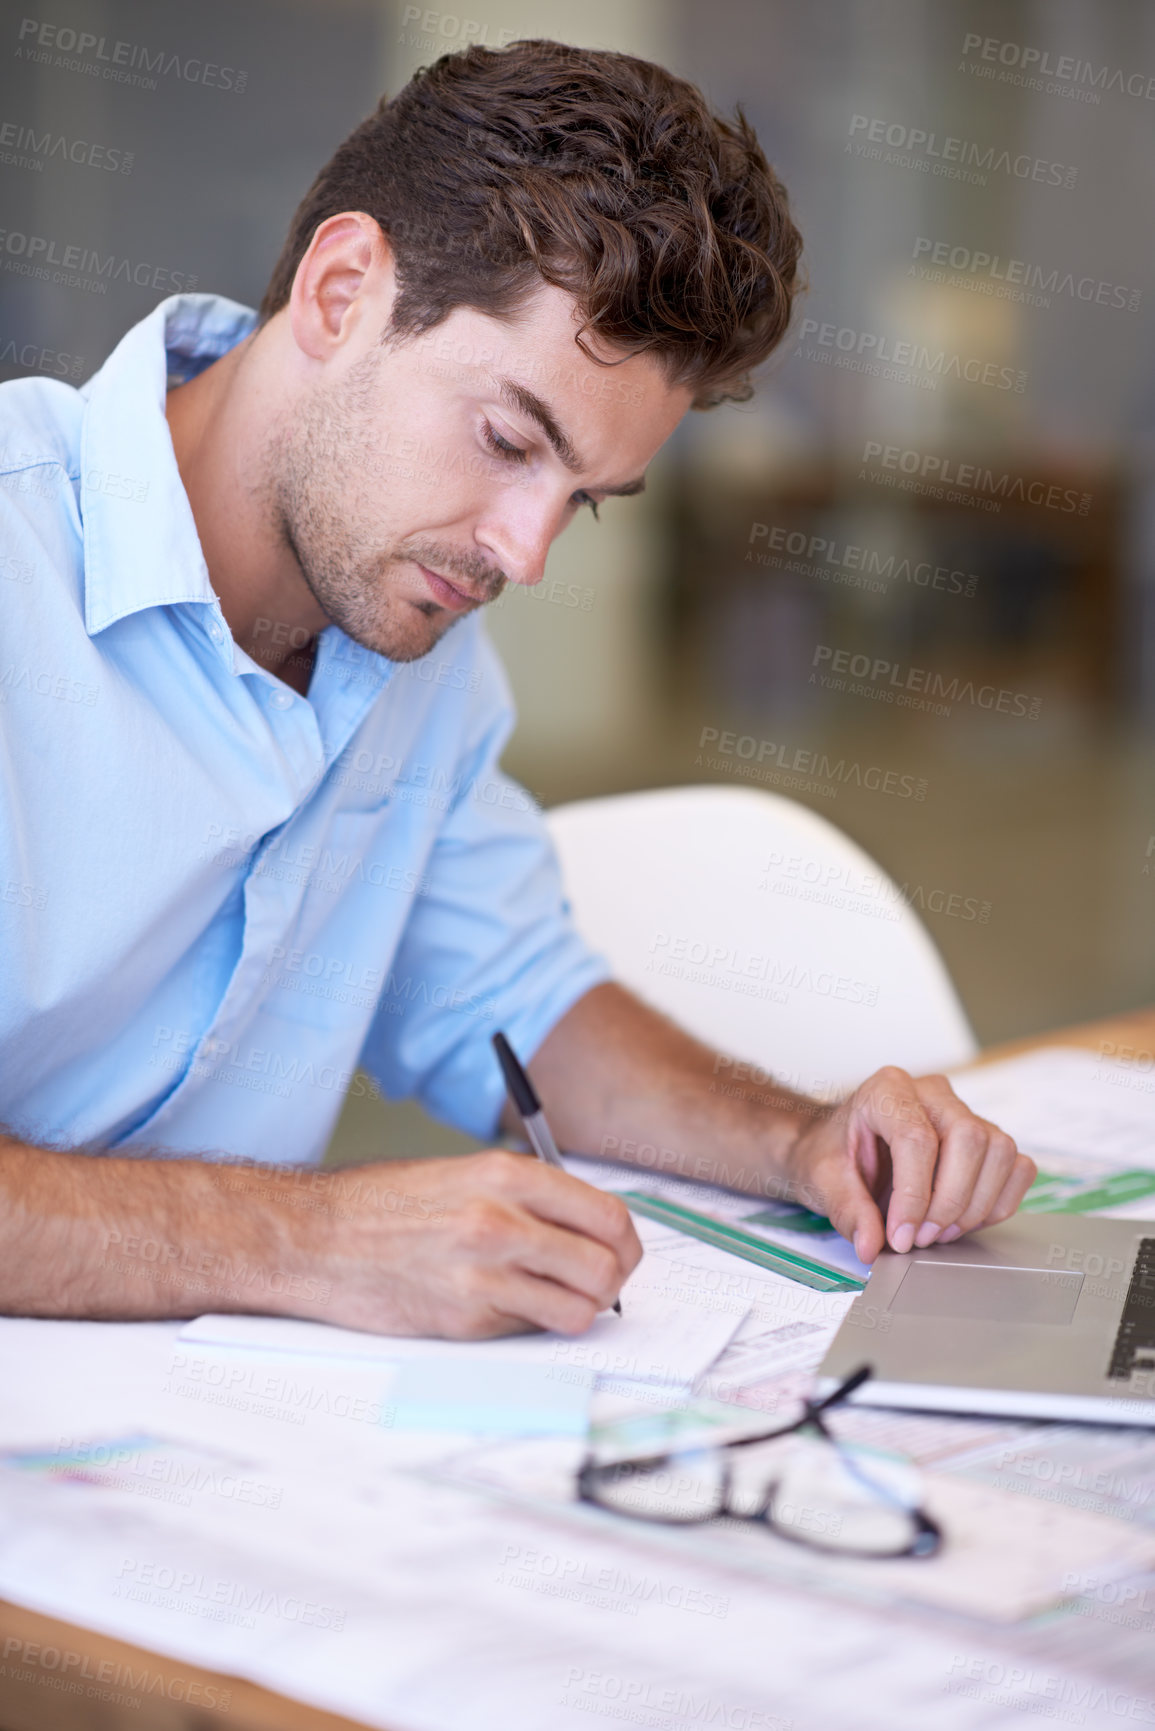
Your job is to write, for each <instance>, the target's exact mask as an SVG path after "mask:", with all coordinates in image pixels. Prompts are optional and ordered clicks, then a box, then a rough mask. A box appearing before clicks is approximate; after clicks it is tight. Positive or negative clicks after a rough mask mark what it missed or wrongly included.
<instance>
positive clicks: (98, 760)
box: [0, 295, 607, 1163]
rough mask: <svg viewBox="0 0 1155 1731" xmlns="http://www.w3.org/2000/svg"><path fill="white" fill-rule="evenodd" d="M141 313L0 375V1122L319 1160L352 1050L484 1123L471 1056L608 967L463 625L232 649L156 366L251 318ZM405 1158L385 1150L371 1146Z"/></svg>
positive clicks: (34, 1131)
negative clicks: (40, 365)
mask: <svg viewBox="0 0 1155 1731" xmlns="http://www.w3.org/2000/svg"><path fill="white" fill-rule="evenodd" d="M254 319H255V315H254V314H253V313H252V312H251V311H249V310H248V309H247V308H245V307H241V306H238V305H237V304H236V303H235V302H232V301H228V300H222V299H219V298H217V297H215V296H210V295H181V296H176V297H174V298H172V299H171V300H167V301H164V302H162V303H161V305H160V306H158V307H157V308H156V309H155V311H154V312H153V313H151V314H150V315H149V317H148V318H146V319H144V320H143V321H142V322H141V323H140V324H138V325H137V326H135V328H134V329H132V330H131V331H129V333H128V334H127V336H126V337H125V338H124V339H123V341H122V342H121V343H120V344H119V346H118V347H117V348H116V350H115V351H114V352H113V354H112V355H111V356H110V358H109V359H108V361H107V362H106V363H105V365H104V366H103V367H102V368H101V369H100V371H99V372H98V373H97V374H96V375H95V377H94V378H92V379H91V380H89V382H88V383H87V384H86V385H85V386H83V387H82V388H81V389H80V390H76V389H74V388H73V387H71V386H69V385H66V384H63V383H61V382H58V381H56V380H50V379H41V378H35V379H21V380H17V381H15V382H13V383H10V384H5V385H3V386H0V620H2V635H0V1124H3V1125H4V1126H6V1127H7V1128H8V1129H9V1130H11V1131H13V1132H15V1133H16V1134H19V1135H22V1136H24V1137H27V1138H28V1139H30V1140H32V1141H35V1142H40V1143H52V1144H56V1145H59V1146H69V1145H71V1146H75V1145H77V1144H84V1145H86V1146H87V1147H89V1148H91V1149H92V1150H93V1151H99V1150H109V1149H118V1150H119V1149H126V1150H137V1151H144V1150H146V1149H157V1150H173V1151H176V1152H180V1153H186V1154H187V1153H196V1154H203V1155H206V1156H208V1157H214V1156H215V1157H220V1156H222V1155H229V1154H232V1155H235V1156H242V1157H245V1158H249V1159H257V1160H268V1161H277V1162H282V1161H283V1162H286V1163H290V1162H292V1163H305V1162H311V1161H317V1160H319V1159H320V1158H321V1156H322V1155H323V1153H324V1150H325V1147H326V1144H327V1142H328V1139H329V1136H330V1134H331V1131H332V1128H333V1124H334V1121H335V1119H336V1116H337V1113H338V1111H339V1110H340V1106H341V1102H342V1098H343V1096H344V1094H345V1092H346V1090H347V1089H348V1087H349V1085H350V1082H351V1079H352V1076H353V1072H354V1070H355V1068H356V1066H357V1065H358V1064H361V1065H363V1066H364V1067H365V1069H366V1070H367V1071H368V1072H369V1074H370V1075H371V1076H372V1077H373V1078H374V1080H375V1081H376V1082H377V1084H378V1085H379V1086H380V1087H381V1089H382V1090H383V1091H384V1092H385V1093H386V1094H387V1095H388V1096H390V1097H393V1098H399V1097H402V1096H405V1095H410V1094H415V1095H416V1096H417V1097H418V1098H419V1099H420V1100H421V1101H422V1102H423V1103H424V1104H425V1105H426V1106H427V1107H428V1109H429V1110H430V1111H431V1112H433V1113H435V1114H436V1115H437V1116H438V1117H440V1118H442V1119H444V1120H445V1121H446V1122H448V1123H451V1124H454V1125H456V1126H458V1127H459V1128H461V1129H465V1130H468V1131H471V1132H472V1133H473V1134H475V1135H478V1136H481V1137H488V1136H490V1135H492V1134H493V1132H494V1130H495V1127H496V1124H497V1119H498V1115H499V1112H500V1108H501V1102H502V1097H503V1096H502V1086H501V1078H500V1073H499V1070H498V1066H497V1063H496V1061H495V1059H494V1056H493V1052H492V1049H491V1046H490V1036H491V1035H492V1034H493V1032H494V1030H495V1029H497V1028H499V1027H504V1028H505V1029H506V1030H507V1031H508V1033H509V1035H510V1038H511V1040H512V1041H513V1044H514V1046H515V1048H520V1050H521V1051H522V1052H523V1053H524V1054H526V1055H527V1056H528V1055H530V1054H532V1053H533V1051H534V1050H535V1049H536V1047H537V1046H538V1045H539V1044H540V1042H541V1041H542V1039H544V1037H545V1035H546V1034H547V1033H548V1032H549V1030H550V1028H551V1027H552V1026H553V1024H554V1023H555V1022H556V1021H557V1020H558V1019H559V1018H560V1017H561V1016H562V1015H563V1014H564V1013H565V1011H566V1010H567V1009H569V1008H570V1006H571V1005H572V1004H573V1003H574V1002H575V1001H576V1000H577V999H578V998H579V997H580V996H582V994H583V993H584V992H586V991H588V990H589V988H590V987H591V986H593V985H595V984H596V983H597V982H598V981H599V980H602V979H605V978H606V977H607V970H606V967H605V964H604V963H603V962H602V960H601V959H600V958H598V957H596V956H594V955H593V954H591V953H590V951H589V950H587V948H586V947H585V945H584V944H583V943H582V941H581V940H580V939H579V937H578V936H577V934H576V933H575V931H574V929H573V927H572V925H571V922H570V919H569V915H568V910H567V907H566V903H565V900H564V897H563V892H562V888H561V884H560V881H559V875H558V869H557V865H556V862H555V858H554V855H553V851H552V849H551V847H550V844H549V839H548V835H547V833H546V831H545V828H544V825H543V822H542V819H541V816H540V813H539V812H538V811H537V809H536V807H535V806H534V804H533V802H532V800H531V799H530V798H529V796H528V795H527V794H526V793H525V792H524V791H523V789H521V788H520V787H518V786H517V785H516V784H515V783H514V782H512V781H510V780H509V779H508V778H507V777H506V776H504V775H503V774H502V773H501V771H500V769H499V767H498V758H499V754H500V752H501V749H502V747H503V745H504V743H505V741H506V740H507V738H508V736H509V733H510V731H511V729H512V726H513V709H512V704H511V700H510V694H509V689H508V686H507V684H506V680H505V676H504V674H503V672H502V669H501V665H500V663H499V661H498V659H497V657H496V655H495V654H494V651H493V649H492V647H491V646H490V644H489V643H488V641H487V639H486V636H485V632H484V629H483V627H482V624H481V621H480V619H479V618H478V617H477V616H470V617H468V618H466V619H464V620H463V621H461V622H459V623H458V624H457V625H455V626H454V627H453V628H452V629H451V630H450V631H449V633H448V634H447V635H446V636H445V637H444V638H443V639H442V641H441V642H440V643H439V644H438V645H437V647H436V648H435V649H433V650H432V651H431V652H430V653H429V655H427V656H426V657H424V659H422V660H421V661H416V662H411V663H409V664H399V663H395V662H390V661H388V660H386V659H385V658H384V657H383V656H380V655H376V654H373V653H372V652H371V651H369V650H366V649H363V648H361V647H360V646H359V645H358V644H356V643H354V642H353V641H352V640H351V639H350V638H348V637H347V636H346V635H345V634H344V632H343V631H341V630H340V629H339V627H338V626H336V625H332V626H329V627H328V629H327V630H325V631H323V632H322V633H321V634H320V638H319V640H318V646H317V656H316V662H315V666H314V669H313V674H312V679H311V682H310V685H309V692H308V696H307V697H302V696H299V695H298V694H297V693H296V692H293V691H291V690H290V689H289V688H288V686H286V685H285V684H284V683H283V682H282V681H281V680H279V679H278V678H276V677H275V675H273V674H270V673H269V672H268V671H267V670H265V669H263V668H262V667H261V666H260V665H259V664H258V663H257V662H256V661H254V660H253V659H252V658H251V657H250V656H249V655H247V654H246V653H245V652H244V650H242V649H241V648H240V647H239V646H238V645H237V644H236V643H235V642H234V640H233V637H232V634H231V632H230V630H229V627H228V624H227V622H226V620H225V618H224V615H223V613H222V612H221V607H220V603H219V601H218V599H217V596H216V594H215V592H214V590H213V587H212V584H211V582H210V580H209V573H208V569H207V567H206V565H205V561H204V557H203V554H202V552H201V547H200V542H199V539H198V536H197V531H196V525H195V523H194V521H193V515H192V510H191V507H190V505H189V502H188V497H187V495H186V494H185V491H184V488H183V486H182V484H181V479H180V473H179V470H178V468H177V464H176V459H175V457H174V454H173V448H172V442H171V440H170V437H169V432H168V424H167V421H166V419H165V407H164V405H165V391H166V387H167V384H168V383H170V382H173V381H174V380H177V379H184V378H187V377H191V376H192V375H193V374H194V373H196V372H197V371H199V370H200V369H201V368H202V367H204V366H206V365H208V364H209V363H210V362H211V361H213V360H215V359H216V358H217V357H218V356H220V355H222V354H224V353H225V352H226V351H227V350H228V349H229V348H230V347H232V345H233V344H234V343H236V342H238V341H239V340H240V339H241V338H242V337H243V336H245V335H246V334H247V333H248V331H249V330H250V329H251V328H252V326H253V323H254ZM393 1152H399V1150H393Z"/></svg>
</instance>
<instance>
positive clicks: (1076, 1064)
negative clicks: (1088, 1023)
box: [950, 1046, 1155, 1172]
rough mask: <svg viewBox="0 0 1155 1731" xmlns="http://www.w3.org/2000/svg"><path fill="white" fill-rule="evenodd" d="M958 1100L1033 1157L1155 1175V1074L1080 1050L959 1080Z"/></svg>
mask: <svg viewBox="0 0 1155 1731" xmlns="http://www.w3.org/2000/svg"><path fill="white" fill-rule="evenodd" d="M950 1080H951V1084H952V1086H953V1088H954V1090H955V1092H956V1093H957V1094H958V1095H959V1096H960V1098H962V1099H963V1100H965V1101H966V1103H967V1105H968V1106H970V1107H971V1109H972V1111H975V1112H979V1113H981V1115H982V1116H983V1117H984V1118H990V1119H992V1120H993V1122H994V1123H996V1124H998V1125H1000V1126H1001V1128H1002V1129H1004V1130H1006V1131H1008V1132H1009V1133H1010V1135H1012V1136H1013V1137H1014V1138H1015V1140H1016V1142H1018V1144H1019V1146H1020V1147H1021V1148H1022V1149H1024V1150H1025V1152H1026V1153H1028V1154H1041V1155H1044V1156H1045V1155H1047V1154H1061V1155H1067V1156H1071V1157H1074V1158H1077V1159H1081V1160H1085V1161H1089V1162H1092V1163H1093V1164H1095V1165H1116V1166H1118V1165H1128V1166H1134V1167H1137V1168H1139V1169H1142V1170H1146V1171H1149V1172H1155V1071H1152V1070H1145V1069H1142V1068H1140V1067H1138V1066H1137V1065H1136V1064H1133V1063H1121V1062H1119V1061H1118V1060H1117V1059H1113V1058H1110V1057H1102V1056H1100V1055H1099V1054H1098V1053H1095V1052H1086V1051H1082V1050H1079V1049H1078V1048H1076V1047H1073V1046H1046V1047H1044V1048H1043V1049H1042V1050H1040V1051H1036V1052H1027V1053H1025V1054H1024V1055H1023V1056H1022V1057H1018V1058H1005V1059H1002V1060H1001V1061H1000V1062H999V1063H995V1064H978V1065H976V1066H975V1067H974V1068H972V1069H967V1070H959V1071H957V1072H955V1073H954V1074H952V1076H951V1078H950Z"/></svg>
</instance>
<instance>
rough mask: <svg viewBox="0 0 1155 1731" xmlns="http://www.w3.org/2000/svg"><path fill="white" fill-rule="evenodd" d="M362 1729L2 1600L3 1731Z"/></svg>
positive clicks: (241, 1682) (0, 1685)
mask: <svg viewBox="0 0 1155 1731" xmlns="http://www.w3.org/2000/svg"><path fill="white" fill-rule="evenodd" d="M213 1726H216V1727H228V1728H229V1731H365V1727H364V1726H363V1725H359V1724H355V1723H354V1721H353V1720H352V1719H342V1718H339V1717H338V1716H337V1714H335V1713H324V1712H322V1711H321V1709H320V1708H318V1707H307V1706H305V1705H304V1704H303V1703H302V1702H300V1701H290V1700H289V1699H288V1698H287V1697H286V1696H284V1695H274V1694H273V1692H272V1691H271V1690H269V1689H261V1688H258V1686H257V1685H256V1684H255V1683H246V1682H245V1681H244V1680H243V1679H242V1678H240V1677H226V1676H218V1675H217V1674H216V1673H214V1672H212V1671H201V1670H199V1669H198V1668H197V1666H195V1665H184V1664H182V1663H181V1662H180V1661H179V1660H177V1659H166V1658H163V1657H162V1656H160V1655H159V1654H157V1653H148V1652H145V1650H144V1649H143V1648H142V1647H130V1646H128V1645H127V1643H126V1642H124V1641H115V1640H113V1639H111V1637H110V1636H108V1635H98V1634H94V1633H93V1631H92V1630H91V1629H81V1628H78V1627H77V1626H76V1625H75V1624H73V1623H61V1622H58V1621H57V1619H56V1618H55V1617H43V1616H41V1615H40V1613H39V1612H37V1611H26V1610H25V1609H24V1608H23V1606H21V1605H13V1604H10V1603H9V1602H8V1601H7V1600H6V1599H0V1731H129V1728H131V1731H210V1727H213Z"/></svg>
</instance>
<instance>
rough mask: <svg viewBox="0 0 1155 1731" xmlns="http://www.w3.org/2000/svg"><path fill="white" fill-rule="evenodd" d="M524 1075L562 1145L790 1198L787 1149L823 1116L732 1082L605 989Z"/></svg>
mask: <svg viewBox="0 0 1155 1731" xmlns="http://www.w3.org/2000/svg"><path fill="white" fill-rule="evenodd" d="M530 1068H531V1071H532V1074H533V1078H534V1081H535V1083H536V1085H537V1086H538V1089H539V1092H540V1093H541V1096H542V1099H543V1101H544V1103H545V1107H546V1112H547V1115H548V1117H549V1119H550V1123H551V1125H552V1127H553V1130H554V1133H555V1135H556V1136H557V1138H558V1140H559V1142H560V1143H561V1145H562V1147H563V1148H568V1149H570V1150H572V1151H574V1152H580V1153H585V1154H594V1155H598V1156H601V1157H603V1158H605V1159H610V1160H619V1161H622V1162H623V1163H624V1164H626V1165H633V1166H640V1167H645V1168H647V1169H648V1170H651V1171H652V1170H655V1169H659V1170H662V1171H666V1172H672V1173H675V1174H677V1175H678V1176H680V1177H684V1178H700V1179H704V1180H705V1181H707V1182H712V1183H716V1184H726V1185H729V1186H730V1187H731V1188H734V1189H740V1190H752V1191H753V1192H754V1193H756V1194H761V1195H786V1194H788V1187H787V1183H786V1179H785V1176H784V1175H785V1170H786V1155H787V1152H788V1150H789V1149H790V1147H791V1146H792V1145H793V1143H794V1141H795V1138H796V1137H797V1135H798V1133H799V1131H800V1130H801V1129H803V1128H804V1127H805V1126H806V1125H808V1124H811V1123H812V1122H813V1121H814V1118H815V1116H816V1114H819V1113H821V1112H822V1111H823V1110H824V1108H823V1107H822V1106H820V1105H819V1104H818V1103H817V1102H815V1101H814V1100H810V1099H807V1098H806V1097H805V1096H804V1095H800V1094H795V1093H792V1092H791V1090H790V1089H789V1088H785V1087H779V1086H778V1085H777V1084H776V1083H774V1082H768V1083H765V1084H763V1085H759V1084H758V1083H757V1082H755V1081H753V1080H747V1079H746V1078H742V1079H741V1080H740V1081H736V1080H735V1076H734V1066H733V1064H732V1063H731V1061H730V1060H729V1059H726V1058H722V1057H720V1056H719V1054H717V1053H716V1052H714V1051H712V1050H711V1049H710V1048H709V1047H708V1046H705V1045H703V1044H701V1042H700V1041H698V1040H695V1039H694V1038H693V1037H692V1036H691V1035H689V1034H687V1033H685V1032H684V1030H683V1029H681V1028H678V1027H676V1026H675V1025H674V1023H672V1022H669V1021H667V1020H666V1018H665V1017H664V1016H662V1015H660V1014H659V1013H658V1012H657V1011H656V1010H653V1009H651V1008H650V1006H649V1005H647V1004H644V1003H642V1002H641V1000H640V999H638V998H636V997H634V995H633V994H632V993H631V992H628V991H626V990H625V989H624V988H623V987H621V986H617V985H612V984H607V985H602V986H595V987H594V988H593V989H592V991H590V992H587V993H586V995H585V996H584V997H583V998H581V999H579V1001H578V1002H577V1003H576V1004H575V1005H574V1006H573V1008H572V1009H571V1010H570V1011H569V1012H568V1013H567V1014H566V1015H565V1016H563V1017H562V1019H561V1021H560V1022H559V1023H558V1024H557V1026H556V1027H555V1028H554V1029H553V1030H552V1031H551V1033H550V1034H549V1036H548V1037H547V1038H546V1040H545V1041H544V1042H543V1043H542V1046H541V1048H540V1049H539V1051H538V1052H537V1054H536V1056H535V1057H534V1060H533V1063H532V1065H531V1066H530ZM503 1123H504V1124H505V1126H506V1128H508V1129H511V1130H515V1129H516V1120H515V1119H512V1118H506V1119H504V1120H503ZM797 1199H798V1200H805V1198H804V1197H799V1198H797Z"/></svg>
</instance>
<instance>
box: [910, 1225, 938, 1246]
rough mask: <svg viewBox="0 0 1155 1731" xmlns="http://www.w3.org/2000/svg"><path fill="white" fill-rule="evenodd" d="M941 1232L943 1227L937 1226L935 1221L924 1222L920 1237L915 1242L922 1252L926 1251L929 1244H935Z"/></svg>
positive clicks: (919, 1232) (920, 1228) (919, 1233)
mask: <svg viewBox="0 0 1155 1731" xmlns="http://www.w3.org/2000/svg"><path fill="white" fill-rule="evenodd" d="M941 1230H942V1229H941V1227H938V1226H936V1225H935V1223H934V1221H933V1220H924V1221H923V1223H922V1225H921V1226H920V1227H919V1229H918V1236H917V1237H916V1239H915V1241H914V1242H915V1243H916V1244H917V1245H918V1248H919V1249H920V1250H925V1249H926V1247H927V1245H928V1244H933V1243H934V1241H935V1239H936V1238H937V1237H938V1235H939V1232H940V1231H941Z"/></svg>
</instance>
